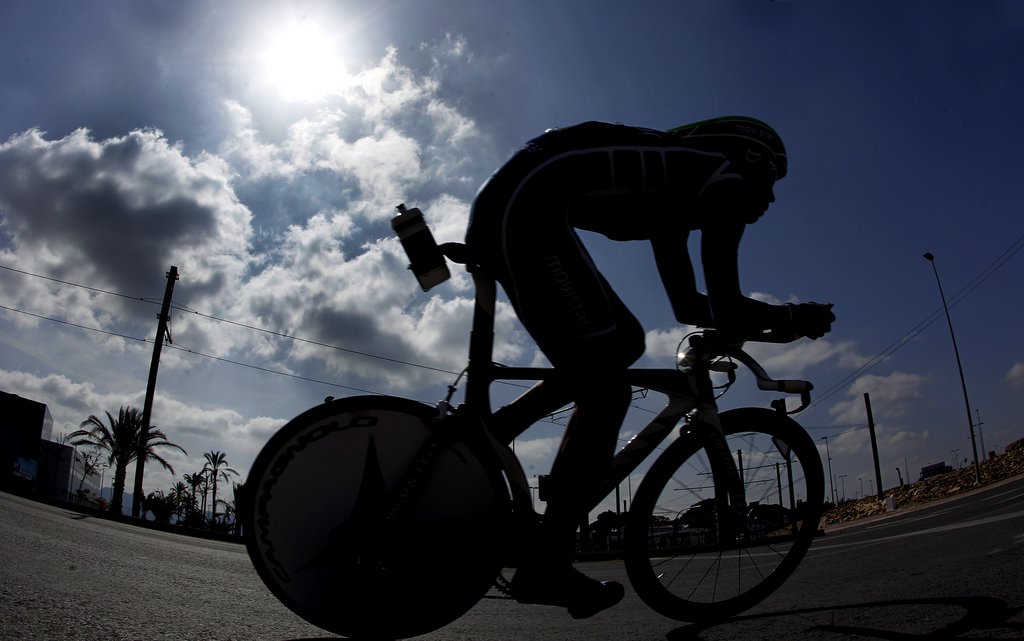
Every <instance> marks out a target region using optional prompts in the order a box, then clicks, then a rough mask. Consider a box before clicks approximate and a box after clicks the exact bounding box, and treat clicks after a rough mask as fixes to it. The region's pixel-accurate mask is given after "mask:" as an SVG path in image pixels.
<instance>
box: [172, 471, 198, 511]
mask: <svg viewBox="0 0 1024 641" xmlns="http://www.w3.org/2000/svg"><path fill="white" fill-rule="evenodd" d="M186 476H187V475H186ZM167 496H169V497H171V499H172V500H173V501H174V514H175V515H177V517H178V520H179V521H184V520H185V517H186V516H188V514H189V513H190V512H191V511H192V503H193V502H194V501H195V497H194V496H193V495H191V494H189V491H188V485H186V484H185V483H183V482H182V481H178V482H177V483H175V484H174V487H172V488H171V491H170V492H169V493H168V494H167Z"/></svg>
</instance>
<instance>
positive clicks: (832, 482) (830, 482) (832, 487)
mask: <svg viewBox="0 0 1024 641" xmlns="http://www.w3.org/2000/svg"><path fill="white" fill-rule="evenodd" d="M821 440H823V441H825V458H826V459H827V460H828V485H829V490H830V491H831V493H832V505H835V504H836V484H835V478H834V477H833V476H832V455H831V454H829V451H828V437H827V436H822V437H821Z"/></svg>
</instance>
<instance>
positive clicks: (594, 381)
mask: <svg viewBox="0 0 1024 641" xmlns="http://www.w3.org/2000/svg"><path fill="white" fill-rule="evenodd" d="M510 231H511V232H512V233H514V232H515V231H517V230H515V228H513V229H512V230H510ZM530 231H531V235H532V237H533V241H534V242H533V243H532V244H526V243H525V242H512V243H509V244H508V245H507V247H511V248H512V251H510V252H509V254H511V255H506V258H507V261H508V262H507V264H508V265H509V266H510V272H511V275H509V276H508V277H507V278H506V281H505V282H503V285H505V286H506V290H507V291H512V292H515V293H514V294H510V298H512V301H513V304H514V305H515V307H516V309H517V311H518V312H519V315H520V318H521V320H522V322H523V324H524V326H525V327H526V329H527V330H528V331H529V332H530V333H531V335H532V336H533V337H534V339H535V340H536V341H537V343H538V345H539V346H540V347H541V349H542V350H543V351H544V353H545V354H546V355H547V356H548V358H549V360H551V362H552V364H553V365H554V366H555V368H556V369H558V370H560V371H562V372H564V373H566V374H567V376H566V378H567V379H568V380H569V381H571V382H572V390H571V392H572V398H573V400H574V402H575V404H576V409H575V412H574V415H573V417H572V418H571V420H570V422H569V426H568V429H567V431H566V435H565V438H564V439H563V444H562V447H561V449H560V451H559V454H558V456H557V458H556V461H555V464H554V467H553V469H552V474H551V488H552V496H551V497H550V498H549V499H548V500H547V509H546V510H545V514H544V524H543V527H542V529H541V536H540V540H539V541H538V545H537V550H536V554H535V555H534V557H533V559H532V562H531V563H528V564H526V565H524V566H523V567H521V568H520V571H519V572H517V574H516V580H515V581H514V584H513V585H514V587H518V588H519V595H518V596H519V597H520V598H522V599H523V600H529V601H533V602H542V603H551V604H555V605H564V606H566V607H568V608H569V610H570V613H572V614H573V616H576V617H583V616H589V615H590V614H593V613H595V612H597V611H599V610H601V609H604V608H605V607H608V606H610V605H613V604H614V603H616V602H617V601H618V600H619V599H620V598H621V597H622V594H623V590H622V587H621V586H619V585H617V584H614V585H613V584H601V583H600V582H598V581H594V580H591V579H587V578H586V577H584V576H583V575H581V574H579V573H578V572H576V571H575V570H573V569H572V558H573V551H574V549H575V532H576V528H577V526H578V525H579V523H580V522H581V521H582V519H584V518H586V516H587V513H586V511H587V509H588V508H589V505H588V503H589V500H590V498H591V496H592V493H593V488H594V486H595V483H597V482H598V481H599V480H600V479H601V478H603V477H604V475H605V473H606V471H607V468H608V466H609V464H610V462H611V459H612V456H613V454H614V451H615V444H616V439H617V436H618V431H619V427H620V426H621V423H622V419H623V418H624V416H625V412H626V410H627V408H628V406H629V398H630V387H629V385H628V383H626V381H625V378H624V373H625V370H626V368H627V367H628V366H629V365H630V364H631V363H632V362H633V361H635V360H636V359H637V358H638V357H639V356H640V355H641V354H642V353H643V349H644V341H643V329H642V327H641V326H640V324H639V322H638V321H637V320H636V319H635V318H634V317H633V315H632V314H631V313H630V312H629V310H628V309H627V308H626V307H625V305H624V304H623V303H622V302H621V300H620V299H619V298H618V296H617V295H616V294H615V293H614V291H612V289H611V287H610V286H609V285H608V283H607V282H606V281H605V279H604V278H603V277H602V276H601V275H600V273H598V272H597V270H596V268H595V267H594V265H593V263H592V261H591V260H590V257H589V256H588V255H587V253H586V250H585V249H584V248H583V246H582V245H581V244H580V243H579V239H578V238H577V237H576V235H575V233H574V232H573V231H572V230H571V229H570V228H568V226H563V227H562V228H561V229H550V230H545V233H544V235H543V236H542V237H540V238H538V235H537V229H536V227H533V228H532V229H531V230H530ZM517 248H528V249H517ZM506 282H507V283H508V284H507V285H506Z"/></svg>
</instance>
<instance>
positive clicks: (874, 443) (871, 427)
mask: <svg viewBox="0 0 1024 641" xmlns="http://www.w3.org/2000/svg"><path fill="white" fill-rule="evenodd" d="M864 408H865V409H866V410H867V412H868V432H870V433H871V456H873V457H874V459H875V487H876V488H878V493H877V494H876V496H877V497H878V499H879V500H881V499H883V498H885V497H884V496H882V468H881V467H880V466H879V465H878V440H877V439H876V438H875V417H874V416H872V414H871V397H870V396H868V393H867V392H864Z"/></svg>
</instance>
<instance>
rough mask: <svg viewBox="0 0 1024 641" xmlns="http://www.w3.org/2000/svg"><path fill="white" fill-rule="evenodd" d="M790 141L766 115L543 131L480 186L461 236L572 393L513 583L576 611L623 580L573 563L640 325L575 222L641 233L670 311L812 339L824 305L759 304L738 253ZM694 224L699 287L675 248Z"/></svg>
mask: <svg viewBox="0 0 1024 641" xmlns="http://www.w3.org/2000/svg"><path fill="white" fill-rule="evenodd" d="M786 169H787V166H786V151H785V148H784V146H783V144H782V140H781V139H780V137H779V135H778V134H777V133H776V132H775V131H774V130H773V129H772V128H771V127H770V126H768V125H767V124H765V123H763V122H761V121H759V120H756V119H753V118H747V117H739V116H730V117H722V118H715V119H712V120H705V121H701V122H698V123H693V124H690V125H685V126H683V127H679V128H676V129H672V130H669V131H655V130H652V129H645V128H638V127H630V126H625V125H615V124H607V123H601V122H585V123H582V124H578V125H574V126H571V127H566V128H562V129H550V130H548V131H547V132H545V133H544V134H543V135H541V136H540V137H538V138H535V139H534V140H532V141H530V142H529V143H527V144H526V146H525V147H524V148H523V149H521V150H520V151H518V152H517V153H516V154H515V155H513V157H512V158H511V159H510V160H509V161H508V162H507V163H506V164H505V165H504V166H502V167H501V168H500V169H498V171H497V172H496V173H495V174H494V175H493V176H491V177H490V178H489V179H488V181H487V182H486V183H485V184H484V186H483V187H482V188H481V190H480V192H479V193H478V194H477V197H476V199H475V201H474V203H473V208H472V213H471V217H470V223H469V229H468V231H467V234H466V243H467V245H468V247H469V248H470V251H471V252H472V253H473V255H474V260H476V261H477V262H479V263H481V264H483V265H485V266H487V267H488V268H489V269H491V270H493V272H494V275H495V277H496V278H497V280H498V281H499V282H500V283H501V285H502V287H503V288H504V290H505V292H506V293H507V295H508V297H509V299H510V301H511V303H512V305H513V307H514V308H515V310H516V313H517V314H518V316H519V318H520V320H521V322H522V323H523V326H524V327H525V328H526V330H527V331H528V332H529V333H530V335H531V336H532V338H533V339H534V340H535V341H536V343H537V345H538V347H539V348H540V349H541V350H542V351H543V352H544V354H545V355H546V356H547V358H548V360H550V361H551V363H552V365H553V366H554V367H555V369H556V370H557V371H559V372H562V373H564V379H565V382H564V383H562V384H561V387H565V388H567V391H566V392H565V393H566V398H565V400H566V401H567V402H568V401H572V402H574V403H575V410H574V412H573V416H572V418H571V419H570V421H569V424H568V427H567V429H566V432H565V436H564V438H563V441H562V446H561V448H560V450H559V453H558V455H557V457H556V459H555V462H554V465H553V467H552V470H551V476H550V488H551V491H550V493H549V494H550V496H549V497H548V498H547V509H546V511H545V513H544V518H543V522H542V525H541V529H540V535H539V540H538V541H537V549H536V551H535V552H536V553H535V554H533V555H531V556H530V558H529V560H528V561H526V562H525V563H524V564H522V565H521V567H519V568H518V570H517V571H516V574H515V576H514V577H513V580H512V593H513V596H514V597H516V598H517V599H518V600H520V601H522V602H527V603H543V604H549V605H558V606H563V607H566V608H567V609H568V610H569V613H570V614H571V615H572V616H573V617H575V618H584V617H588V616H591V615H593V614H595V613H596V612H599V611H601V610H603V609H605V608H607V607H610V606H612V605H614V604H615V603H617V602H618V601H619V600H620V599H621V598H622V596H623V593H624V589H623V587H622V586H621V585H620V584H618V583H614V582H600V581H597V580H595V579H591V578H589V577H587V576H585V575H584V574H582V573H580V572H578V571H577V570H575V569H574V568H573V565H572V560H573V551H574V549H575V532H576V528H577V525H578V524H579V523H580V522H581V521H582V520H583V519H584V518H586V517H587V514H586V510H587V509H588V508H587V506H588V501H589V500H590V498H591V497H590V496H589V489H588V488H591V487H594V486H595V483H596V481H597V480H598V479H600V478H601V477H602V476H603V474H604V472H605V471H606V470H607V469H608V466H609V465H610V461H611V458H612V456H613V454H614V451H615V444H616V440H617V437H618V431H619V428H620V427H621V424H622V421H623V420H624V418H625V415H626V411H627V409H628V407H629V401H630V396H631V389H630V386H629V385H628V383H626V381H625V379H624V373H625V370H626V369H627V368H628V367H629V366H630V365H631V364H632V363H633V362H635V361H636V360H637V359H638V358H639V357H640V356H641V355H642V354H643V352H644V330H643V328H642V327H641V325H640V323H639V322H638V321H637V319H636V318H635V317H634V316H633V314H632V313H631V312H630V311H629V310H628V309H627V308H626V306H625V305H624V304H623V303H622V301H621V300H620V299H619V297H618V296H617V295H616V293H615V292H614V291H612V289H611V287H610V286H609V284H608V282H607V281H606V280H605V278H604V277H603V276H602V274H601V273H600V272H599V271H598V269H597V267H596V266H595V265H594V263H593V262H592V260H591V258H590V256H589V254H588V253H587V250H586V249H585V248H584V247H583V245H582V243H581V242H580V239H579V237H578V236H577V233H576V230H577V229H583V230H589V231H594V232H598V233H600V234H603V235H604V236H606V237H608V238H610V239H612V240H623V241H625V240H649V241H650V242H651V245H652V248H653V252H654V257H655V262H656V265H657V268H658V272H659V275H660V277H661V280H662V282H663V284H664V287H665V289H666V292H667V294H668V297H669V300H670V301H671V304H672V309H673V311H674V314H675V317H676V319H677V320H678V321H679V322H681V323H684V324H689V325H696V326H701V327H714V328H718V329H720V330H724V331H725V332H727V333H729V334H733V335H736V336H737V337H738V338H743V339H747V340H758V339H761V340H765V339H771V340H776V341H784V340H794V339H795V338H796V337H798V336H807V337H811V338H818V337H821V336H823V335H824V334H825V333H827V332H828V331H829V330H830V329H831V323H832V321H834V320H835V316H834V315H833V314H832V312H831V305H821V304H816V303H804V304H786V305H770V304H767V303H764V302H759V301H756V300H753V299H750V298H747V297H744V296H743V294H742V293H741V290H740V285H739V275H738V268H737V251H738V247H739V243H740V238H741V236H742V234H743V231H744V229H745V227H746V226H747V225H749V224H751V223H754V222H755V221H757V220H758V219H759V218H760V217H761V216H762V215H763V214H764V212H765V211H766V210H767V208H768V205H769V204H770V203H772V202H774V200H775V197H774V193H773V191H772V188H773V185H774V183H775V182H776V181H777V180H779V179H781V178H782V177H783V176H785V175H786ZM698 230H699V231H700V232H701V260H702V264H703V267H704V275H705V289H706V292H707V293H706V295H705V294H701V293H699V292H698V291H697V286H696V279H695V277H694V270H693V266H692V264H691V262H690V257H689V253H688V251H687V238H688V236H689V234H690V232H692V231H698Z"/></svg>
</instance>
